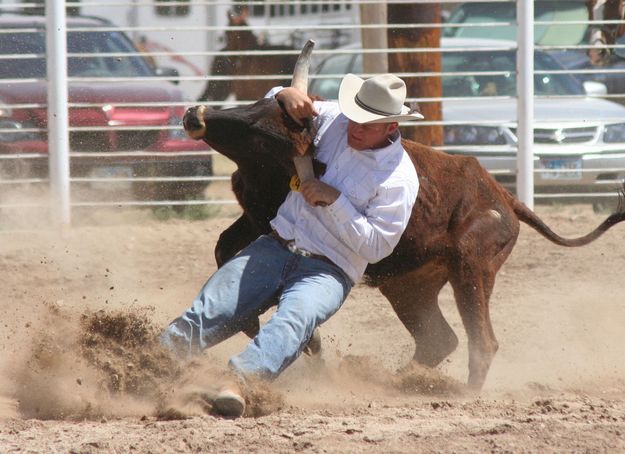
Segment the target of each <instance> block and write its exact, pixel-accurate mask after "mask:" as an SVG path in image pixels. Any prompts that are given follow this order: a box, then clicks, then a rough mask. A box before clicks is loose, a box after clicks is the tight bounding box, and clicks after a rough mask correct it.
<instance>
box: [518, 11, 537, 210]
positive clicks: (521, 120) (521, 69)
mask: <svg viewBox="0 0 625 454" xmlns="http://www.w3.org/2000/svg"><path fill="white" fill-rule="evenodd" d="M517 30H518V49H517V74H518V76H517V122H518V128H517V138H518V143H517V178H516V187H517V189H516V192H517V197H518V198H519V200H520V201H521V202H523V203H524V204H525V205H527V206H528V207H529V208H534V150H533V145H534V2H533V1H528V0H517Z"/></svg>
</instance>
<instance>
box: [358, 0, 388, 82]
mask: <svg viewBox="0 0 625 454" xmlns="http://www.w3.org/2000/svg"><path fill="white" fill-rule="evenodd" d="M360 23H361V24H363V25H371V24H383V25H386V23H387V11H386V0H380V2H379V3H363V4H361V5H360ZM361 38H362V48H363V49H386V48H387V47H388V39H387V34H386V28H385V27H384V28H363V29H361ZM362 64H363V71H364V72H365V73H368V74H380V73H387V72H388V60H387V53H386V52H380V53H377V52H376V53H366V52H365V53H363V56H362Z"/></svg>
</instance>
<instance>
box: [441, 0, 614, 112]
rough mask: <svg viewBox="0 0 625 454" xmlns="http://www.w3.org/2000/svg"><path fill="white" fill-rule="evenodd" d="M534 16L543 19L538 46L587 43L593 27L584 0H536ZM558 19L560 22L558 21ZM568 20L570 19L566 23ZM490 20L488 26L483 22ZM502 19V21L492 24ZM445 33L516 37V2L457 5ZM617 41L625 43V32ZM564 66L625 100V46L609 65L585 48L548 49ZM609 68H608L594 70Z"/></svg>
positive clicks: (536, 34)
mask: <svg viewBox="0 0 625 454" xmlns="http://www.w3.org/2000/svg"><path fill="white" fill-rule="evenodd" d="M534 19H535V20H536V21H537V22H542V23H539V24H537V25H535V26H534V42H535V44H536V45H537V46H578V45H588V44H589V37H590V30H589V27H588V24H587V23H585V22H587V21H588V10H587V7H586V3H585V1H584V0H567V1H562V0H535V1H534ZM558 22H559V23H558ZM564 22H568V23H564ZM485 23H490V25H488V26H480V24H485ZM494 23H501V24H502V25H492V24H494ZM447 24H448V26H447V27H445V28H443V35H444V36H446V37H456V38H488V39H504V40H512V41H516V39H517V27H516V3H515V2H504V3H492V2H475V3H462V4H460V5H458V6H457V7H456V8H455V9H454V10H453V11H452V12H451V13H450V15H449V17H448V19H447ZM616 44H617V45H623V44H625V36H622V37H620V38H618V40H617V42H616ZM545 51H546V52H547V53H549V54H550V55H551V56H552V57H553V58H554V59H556V60H557V61H558V62H559V63H560V64H561V65H562V66H563V67H564V68H566V69H569V70H574V71H578V70H581V71H584V72H579V73H575V77H578V78H580V79H581V80H593V81H596V82H600V83H603V84H604V85H606V87H607V90H608V94H610V95H616V96H614V97H612V98H611V100H613V101H615V102H619V103H621V104H625V49H619V48H615V49H614V52H613V54H612V56H611V57H610V60H609V62H608V64H607V65H606V66H601V67H597V66H593V65H592V64H591V63H590V59H589V58H588V55H586V49H583V48H581V49H575V48H560V49H546V50H545ZM603 69H608V70H609V72H591V71H601V70H603Z"/></svg>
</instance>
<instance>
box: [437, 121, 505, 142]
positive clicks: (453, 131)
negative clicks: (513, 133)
mask: <svg viewBox="0 0 625 454" xmlns="http://www.w3.org/2000/svg"><path fill="white" fill-rule="evenodd" d="M506 143H507V142H506V137H505V135H504V133H503V130H502V129H501V128H498V127H494V126H475V125H451V126H445V145H505V144H506Z"/></svg>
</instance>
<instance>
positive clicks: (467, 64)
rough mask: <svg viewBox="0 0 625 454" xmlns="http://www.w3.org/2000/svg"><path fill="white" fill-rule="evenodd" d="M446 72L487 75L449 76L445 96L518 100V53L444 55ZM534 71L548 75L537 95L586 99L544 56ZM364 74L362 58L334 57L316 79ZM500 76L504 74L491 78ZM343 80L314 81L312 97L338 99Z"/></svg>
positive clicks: (539, 79)
mask: <svg viewBox="0 0 625 454" xmlns="http://www.w3.org/2000/svg"><path fill="white" fill-rule="evenodd" d="M442 55H443V72H446V73H456V72H462V73H485V74H483V75H482V74H472V75H468V74H464V75H458V76H455V75H449V76H444V77H443V96H447V97H453V96H458V97H476V96H515V95H516V53H515V52H514V51H509V50H506V51H492V50H489V51H479V50H478V51H471V52H468V51H467V52H456V51H453V52H444V53H443V54H442ZM534 69H535V71H541V72H542V71H546V73H545V74H536V75H535V76H534V92H535V94H536V95H563V96H566V95H583V94H584V93H585V92H584V88H583V86H582V84H581V83H580V82H579V81H578V80H577V79H575V78H574V77H572V76H570V75H568V74H563V73H549V72H548V71H555V70H561V69H562V68H561V67H560V66H559V65H558V63H556V62H555V60H553V58H551V57H550V56H549V55H547V54H545V53H543V52H536V53H535V59H534ZM348 72H352V73H356V74H359V73H362V55H361V54H357V55H356V56H354V55H335V56H332V57H329V58H327V59H326V60H325V61H324V62H323V63H322V64H321V65H320V66H319V68H318V69H317V72H316V74H317V75H326V74H327V75H332V74H339V75H340V74H345V73H348ZM492 72H499V73H501V74H488V73H492ZM340 81H341V79H340V77H337V78H326V79H323V78H315V79H313V81H312V82H311V87H310V91H311V93H314V94H317V95H319V96H321V97H323V98H325V99H336V98H337V95H338V90H339V85H340Z"/></svg>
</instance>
